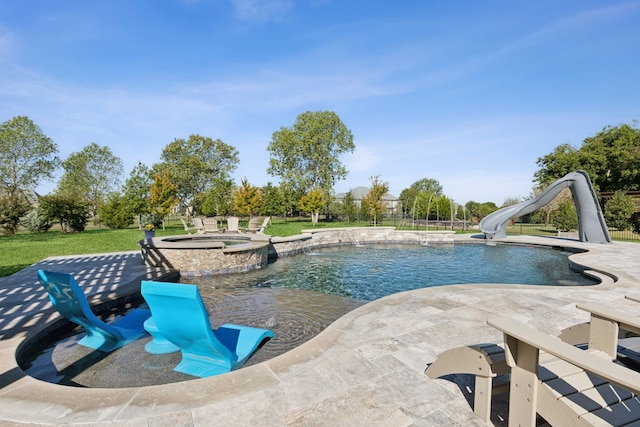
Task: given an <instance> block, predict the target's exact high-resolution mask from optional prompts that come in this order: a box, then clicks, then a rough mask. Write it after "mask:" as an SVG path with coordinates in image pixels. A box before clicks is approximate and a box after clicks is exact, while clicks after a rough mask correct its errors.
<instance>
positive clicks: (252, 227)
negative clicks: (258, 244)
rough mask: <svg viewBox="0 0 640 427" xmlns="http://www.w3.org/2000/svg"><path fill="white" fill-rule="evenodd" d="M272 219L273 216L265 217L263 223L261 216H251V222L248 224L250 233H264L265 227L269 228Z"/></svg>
mask: <svg viewBox="0 0 640 427" xmlns="http://www.w3.org/2000/svg"><path fill="white" fill-rule="evenodd" d="M270 221H271V218H270V217H266V218H264V220H262V224H261V223H260V218H259V217H254V218H251V219H249V224H248V225H247V231H248V232H249V233H264V229H265V228H267V226H268V225H269V222H270Z"/></svg>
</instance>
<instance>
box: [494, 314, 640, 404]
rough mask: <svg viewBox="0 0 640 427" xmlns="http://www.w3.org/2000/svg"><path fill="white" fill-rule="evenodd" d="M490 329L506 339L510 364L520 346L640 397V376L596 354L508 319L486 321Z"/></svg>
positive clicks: (511, 365)
mask: <svg viewBox="0 0 640 427" xmlns="http://www.w3.org/2000/svg"><path fill="white" fill-rule="evenodd" d="M487 323H488V324H489V325H490V326H493V327H494V328H496V329H498V330H500V331H502V332H503V333H504V335H505V354H506V359H507V364H508V365H509V366H510V367H511V368H513V367H515V366H516V361H517V352H518V347H519V345H518V344H519V343H521V342H522V343H525V344H527V345H529V346H531V347H534V348H536V349H538V351H544V352H546V353H549V354H551V355H553V356H555V357H557V358H559V359H562V360H564V361H566V362H568V363H571V364H572V365H575V366H577V367H579V368H581V369H584V370H585V371H588V372H591V373H593V374H595V375H597V376H599V377H601V378H603V379H605V380H607V381H609V382H611V383H613V384H616V385H618V386H620V387H622V388H624V389H626V390H628V391H630V392H632V393H634V394H640V373H639V372H636V371H633V370H631V369H629V368H626V367H624V366H621V365H618V364H616V363H612V362H609V361H607V359H604V358H602V357H599V356H596V355H595V354H592V353H589V352H587V351H584V350H581V349H579V348H577V347H574V346H572V345H570V344H567V343H564V342H562V341H561V340H559V339H558V338H556V337H553V336H551V335H547V334H544V333H542V332H540V331H538V330H536V329H534V328H532V327H530V326H527V325H525V324H523V323H520V322H518V321H516V320H513V319H511V318H508V317H498V318H494V319H489V320H487Z"/></svg>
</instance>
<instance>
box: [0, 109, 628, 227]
mask: <svg viewBox="0 0 640 427" xmlns="http://www.w3.org/2000/svg"><path fill="white" fill-rule="evenodd" d="M636 125H637V123H636V122H634V123H633V125H627V124H623V125H620V126H607V127H606V128H604V129H603V130H602V131H601V132H599V133H598V134H596V135H595V136H593V137H589V138H586V139H585V141H584V144H583V145H582V146H581V147H579V148H576V147H573V146H570V145H568V144H562V145H560V146H558V147H556V148H555V149H554V150H553V151H552V152H551V153H549V154H547V155H544V156H542V157H540V158H538V159H537V164H538V166H539V170H538V171H537V172H536V173H535V175H534V179H533V180H534V183H535V186H534V190H533V194H532V195H530V197H533V196H535V194H537V192H539V191H542V190H543V189H544V188H545V187H546V186H547V185H548V184H550V183H551V182H553V181H554V180H556V179H558V178H560V177H562V176H564V175H565V174H566V173H568V172H571V171H574V170H577V169H583V170H585V171H587V172H588V174H589V176H590V177H591V180H592V181H593V184H594V187H595V188H596V190H597V191H599V192H609V193H611V194H613V196H612V197H610V198H609V199H607V201H606V209H605V213H606V214H607V215H608V217H607V221H608V222H609V224H610V226H613V227H615V228H618V229H624V228H629V227H633V226H634V225H633V224H634V218H635V217H634V214H635V205H634V204H633V200H632V199H630V197H629V196H628V195H626V193H627V192H629V191H638V190H640V188H638V187H640V130H638V129H637V127H636ZM354 149H355V145H354V142H353V135H352V133H351V131H350V130H349V129H348V128H347V127H346V125H345V124H344V123H343V122H342V121H341V120H340V118H339V117H338V115H337V114H336V113H334V112H331V111H315V112H311V111H307V112H305V113H302V114H300V115H299V116H297V118H296V119H295V122H294V123H293V125H292V126H291V127H284V126H283V127H281V128H280V129H279V130H277V131H276V132H274V133H273V135H272V139H271V141H270V143H269V145H268V146H267V151H268V152H269V154H270V158H269V166H268V169H267V172H268V173H269V174H270V175H271V176H274V177H277V178H279V183H278V184H277V185H274V184H273V183H271V182H268V183H267V184H266V185H264V186H262V187H258V186H256V185H253V184H251V183H250V182H249V181H248V180H247V179H246V178H245V179H242V180H241V182H240V184H239V185H237V186H236V184H235V183H234V182H233V180H232V178H231V175H232V173H233V172H234V171H235V169H236V168H237V166H238V163H239V153H238V150H237V149H236V148H235V147H233V146H231V145H228V144H226V143H224V142H223V141H221V140H220V139H213V138H210V137H205V136H201V135H195V134H194V135H190V136H189V137H188V138H186V139H183V138H176V139H174V140H173V141H172V142H170V143H168V144H167V145H166V146H165V147H164V148H163V149H162V152H161V154H160V162H158V163H156V164H154V165H151V166H147V165H145V164H143V163H140V162H139V163H138V164H137V165H136V166H135V167H134V168H133V170H132V171H131V172H130V174H129V176H128V177H127V178H126V179H125V180H124V182H122V181H123V175H124V173H123V169H124V168H123V164H122V161H121V159H120V158H118V157H117V156H115V155H114V154H113V152H112V151H111V149H110V148H109V147H108V146H101V145H99V144H97V143H95V142H91V143H90V144H89V145H87V146H86V147H84V148H83V149H82V150H80V151H78V152H75V153H72V154H71V155H69V156H68V157H67V158H66V159H64V160H62V161H61V160H60V158H59V157H58V147H57V145H56V144H55V143H54V142H53V141H52V140H51V139H50V138H49V137H47V136H46V135H44V133H43V132H42V130H41V129H40V128H39V127H38V126H37V125H36V124H35V123H33V122H32V121H31V120H30V119H29V118H28V117H25V116H17V117H14V118H12V119H11V120H8V121H6V122H4V123H2V124H0V173H1V182H0V227H2V229H3V231H4V232H5V233H7V234H12V233H15V232H16V231H17V230H18V228H19V227H20V226H22V227H25V228H27V229H29V230H32V231H45V230H48V229H49V228H50V227H51V226H52V224H53V223H59V224H60V227H61V230H62V231H63V232H67V231H81V230H83V229H84V228H85V227H86V225H87V222H88V221H89V219H90V218H93V219H94V221H99V222H101V223H102V224H104V225H106V226H109V227H112V228H124V227H127V226H130V225H131V224H132V223H133V222H134V218H135V217H136V216H137V217H139V218H141V222H142V223H147V222H148V223H153V224H156V225H160V224H161V222H162V219H163V218H164V217H165V216H166V215H167V214H168V213H169V212H171V211H172V210H173V209H174V208H175V207H176V206H182V207H183V208H185V209H187V210H188V212H189V213H190V214H192V215H204V216H216V215H228V214H232V213H233V214H235V215H241V216H251V215H264V216H273V215H280V216H283V215H294V214H299V213H308V214H310V215H311V218H312V222H313V223H314V224H315V222H317V221H318V216H319V214H320V213H321V212H326V213H336V214H339V215H341V216H342V217H343V218H345V219H346V220H347V221H349V220H352V219H354V218H355V217H356V216H357V217H359V218H366V219H369V220H370V221H372V222H373V223H374V224H376V223H379V222H381V221H382V219H383V217H384V215H385V212H386V203H385V201H384V200H383V197H384V196H385V194H386V193H387V192H388V190H389V185H388V183H386V182H383V181H382V180H381V178H380V177H379V176H374V177H371V189H370V191H369V193H368V194H367V195H365V197H364V198H363V200H361V201H359V204H357V203H356V201H355V200H354V197H353V194H351V192H349V193H347V194H346V195H345V197H344V199H343V200H342V201H341V202H340V203H336V202H335V200H334V192H333V187H334V186H335V184H336V182H337V181H339V180H344V179H345V178H346V176H347V174H348V171H347V170H346V168H345V166H344V165H343V164H342V163H341V161H340V156H341V155H342V154H344V153H352V152H353V151H354ZM58 167H60V168H62V170H63V173H62V175H61V177H60V179H59V180H58V182H57V186H56V188H55V190H54V191H53V192H52V193H51V194H48V195H44V196H42V197H41V198H40V200H39V208H38V209H34V208H33V206H32V201H30V200H29V198H28V195H29V194H30V192H32V191H33V190H34V189H35V188H36V187H37V186H38V185H39V184H40V183H42V182H43V181H47V180H52V179H53V177H54V174H55V172H56V170H57V169H58ZM563 197H564V199H563ZM399 200H400V206H401V207H399V210H400V211H401V212H402V213H403V214H404V215H406V216H407V217H412V218H415V219H436V218H438V219H442V220H449V219H452V215H453V217H455V218H459V219H463V218H465V219H471V218H473V219H475V220H479V219H482V218H483V217H484V216H486V215H488V214H489V213H491V212H493V211H495V210H496V209H498V206H496V205H495V204H494V203H492V202H484V203H480V202H475V201H468V202H467V203H465V204H464V205H457V206H455V211H453V212H452V210H453V209H452V207H453V206H454V203H453V201H452V200H451V199H449V198H448V197H447V196H446V195H445V194H444V191H443V188H442V186H441V185H440V183H439V182H438V181H437V180H435V179H430V178H423V179H420V180H418V181H416V182H414V183H413V184H411V186H410V187H408V188H406V189H404V190H402V192H401V194H400V197H399ZM519 201H520V200H518V199H507V200H505V202H504V204H503V206H505V205H509V204H514V203H518V202H519ZM632 205H633V207H632ZM574 211H575V209H574ZM632 211H633V212H632ZM534 215H538V216H539V218H540V219H543V220H544V221H545V222H549V221H552V220H555V221H557V220H558V218H565V217H566V218H568V219H566V220H563V221H565V223H564V224H558V228H566V227H569V226H571V225H572V224H570V222H571V221H572V218H573V217H575V218H577V217H576V216H575V212H572V211H571V201H570V199H568V198H567V196H562V197H559V199H558V201H557V202H555V203H552V204H550V205H549V206H547V207H545V208H543V209H541V210H540V211H539V212H536V213H535V214H534ZM572 215H573V216H572ZM636 217H637V215H636ZM636 220H637V218H636ZM576 221H577V219H576Z"/></svg>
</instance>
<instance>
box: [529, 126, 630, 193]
mask: <svg viewBox="0 0 640 427" xmlns="http://www.w3.org/2000/svg"><path fill="white" fill-rule="evenodd" d="M635 125H637V122H635V121H634V123H633V125H628V124H622V125H619V126H607V127H605V128H604V129H603V130H602V131H601V132H599V133H598V134H596V135H595V136H593V137H589V138H586V139H585V140H584V143H583V144H582V146H581V147H580V148H579V149H576V148H574V147H572V146H570V145H568V144H563V145H560V146H558V147H556V148H555V149H554V151H553V152H552V153H550V154H547V155H546V156H543V157H540V158H538V161H537V164H538V166H540V168H541V169H539V170H538V171H537V172H536V173H535V175H534V178H535V180H536V181H537V182H538V183H539V184H540V185H542V186H543V187H544V186H546V185H548V184H550V183H551V182H553V181H555V180H556V179H559V178H561V177H563V176H564V175H566V174H567V173H569V172H573V171H575V170H578V169H582V170H584V171H586V172H587V173H588V174H589V177H590V179H591V182H592V183H593V186H594V187H595V188H596V190H598V191H602V192H615V191H618V190H625V191H633V190H640V129H638V128H637V127H635Z"/></svg>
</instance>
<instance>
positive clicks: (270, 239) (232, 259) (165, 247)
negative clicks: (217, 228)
mask: <svg viewBox="0 0 640 427" xmlns="http://www.w3.org/2000/svg"><path fill="white" fill-rule="evenodd" d="M453 236H454V233H453V232H452V231H418V230H408V231H407V230H403V231H397V230H395V228H393V227H347V228H323V229H318V230H303V231H302V234H298V235H296V236H288V237H277V236H268V235H257V234H256V235H251V243H249V244H247V245H238V246H228V247H224V248H223V246H224V245H223V244H222V243H221V242H208V241H206V239H201V240H202V241H198V240H195V241H193V242H187V241H186V240H188V239H183V240H180V241H177V240H176V241H173V240H171V239H167V238H165V239H164V240H163V239H157V238H155V239H151V240H141V241H140V246H141V249H142V256H143V258H144V261H145V263H146V264H147V265H148V266H151V267H162V268H165V269H171V270H179V271H180V275H182V276H200V275H215V274H228V273H241V272H245V271H249V270H253V269H257V268H262V267H264V266H265V265H266V264H267V262H268V260H269V259H275V258H278V257H284V256H290V255H296V254H300V253H302V252H309V251H311V250H313V249H314V248H322V247H330V246H347V245H354V246H357V245H364V244H376V243H398V244H429V243H453ZM216 245H218V247H216Z"/></svg>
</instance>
